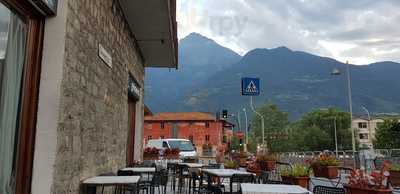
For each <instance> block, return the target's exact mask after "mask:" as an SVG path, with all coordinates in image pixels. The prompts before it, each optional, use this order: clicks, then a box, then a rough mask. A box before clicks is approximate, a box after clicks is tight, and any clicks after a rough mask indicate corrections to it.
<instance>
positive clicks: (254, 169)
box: [247, 161, 261, 176]
mask: <svg viewBox="0 0 400 194" xmlns="http://www.w3.org/2000/svg"><path fill="white" fill-rule="evenodd" d="M247 172H251V173H254V174H256V175H257V176H259V175H260V174H261V168H260V164H259V163H257V162H254V161H253V162H251V163H249V164H248V165H247Z"/></svg>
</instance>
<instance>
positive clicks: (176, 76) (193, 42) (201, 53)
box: [145, 33, 241, 112]
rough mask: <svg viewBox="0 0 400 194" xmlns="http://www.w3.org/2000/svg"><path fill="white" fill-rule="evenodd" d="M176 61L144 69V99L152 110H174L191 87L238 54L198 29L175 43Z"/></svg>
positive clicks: (236, 58)
mask: <svg viewBox="0 0 400 194" xmlns="http://www.w3.org/2000/svg"><path fill="white" fill-rule="evenodd" d="M178 49H179V58H178V61H179V65H178V68H179V69H177V70H175V69H158V68H149V69H146V76H145V77H146V79H145V85H146V88H145V103H146V104H147V105H148V106H149V107H150V108H151V109H152V111H154V112H162V111H177V110H183V109H180V108H182V107H183V105H184V104H183V103H178V102H179V101H178V99H182V97H184V96H186V95H190V92H191V90H192V88H193V87H195V86H196V85H197V84H198V83H202V82H204V81H206V80H207V79H208V78H209V77H210V76H212V75H213V74H214V73H216V72H217V71H222V70H224V69H225V68H228V67H230V66H231V65H233V64H235V63H237V62H238V61H239V60H240V59H241V56H240V55H238V54H236V53H235V52H234V51H232V50H230V49H228V48H225V47H222V46H221V45H219V44H217V43H216V42H215V41H213V40H211V39H209V38H207V37H204V36H202V35H200V34H198V33H191V34H189V35H188V36H187V37H185V38H183V39H181V40H180V41H179V44H178Z"/></svg>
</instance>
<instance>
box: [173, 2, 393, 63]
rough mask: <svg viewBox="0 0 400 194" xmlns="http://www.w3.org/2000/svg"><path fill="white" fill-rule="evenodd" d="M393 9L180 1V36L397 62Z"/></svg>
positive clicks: (241, 47) (238, 46) (385, 5)
mask: <svg viewBox="0 0 400 194" xmlns="http://www.w3.org/2000/svg"><path fill="white" fill-rule="evenodd" d="M398 10H400V1H398V0H380V1H376V0H357V1H348V0H335V1H333V0H332V1H326V0H280V1H275V0H181V1H178V24H179V37H180V38H182V37H184V36H186V35H187V34H188V33H190V32H193V31H195V32H199V33H201V34H203V35H205V36H208V37H210V38H212V39H214V40H216V41H217V42H218V43H220V44H222V45H224V46H226V47H229V48H231V49H233V50H235V51H236V52H238V53H240V54H245V53H246V52H248V51H249V50H251V49H254V48H275V47H279V46H287V47H289V48H291V49H294V50H301V51H306V52H311V53H314V54H319V55H323V56H328V57H334V58H336V59H338V60H341V61H345V60H349V61H350V62H351V63H355V64H365V63H371V62H376V61H382V60H392V61H397V62H400V50H398V49H397V48H399V47H398V46H399V44H400V39H399V37H400V36H399V35H400V28H399V27H398V26H400V12H399V11H398ZM343 45H347V46H348V45H351V48H348V47H345V48H344V47H343Z"/></svg>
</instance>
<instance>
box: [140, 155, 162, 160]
mask: <svg viewBox="0 0 400 194" xmlns="http://www.w3.org/2000/svg"><path fill="white" fill-rule="evenodd" d="M143 160H158V155H144V156H143Z"/></svg>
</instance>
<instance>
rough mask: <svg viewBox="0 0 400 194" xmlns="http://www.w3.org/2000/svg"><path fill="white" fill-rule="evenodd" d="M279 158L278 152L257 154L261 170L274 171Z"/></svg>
mask: <svg viewBox="0 0 400 194" xmlns="http://www.w3.org/2000/svg"><path fill="white" fill-rule="evenodd" d="M277 160H278V155H277V154H273V153H270V154H259V155H257V159H256V161H257V163H258V164H259V165H260V168H261V170H266V171H273V170H275V163H276V161H277Z"/></svg>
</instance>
